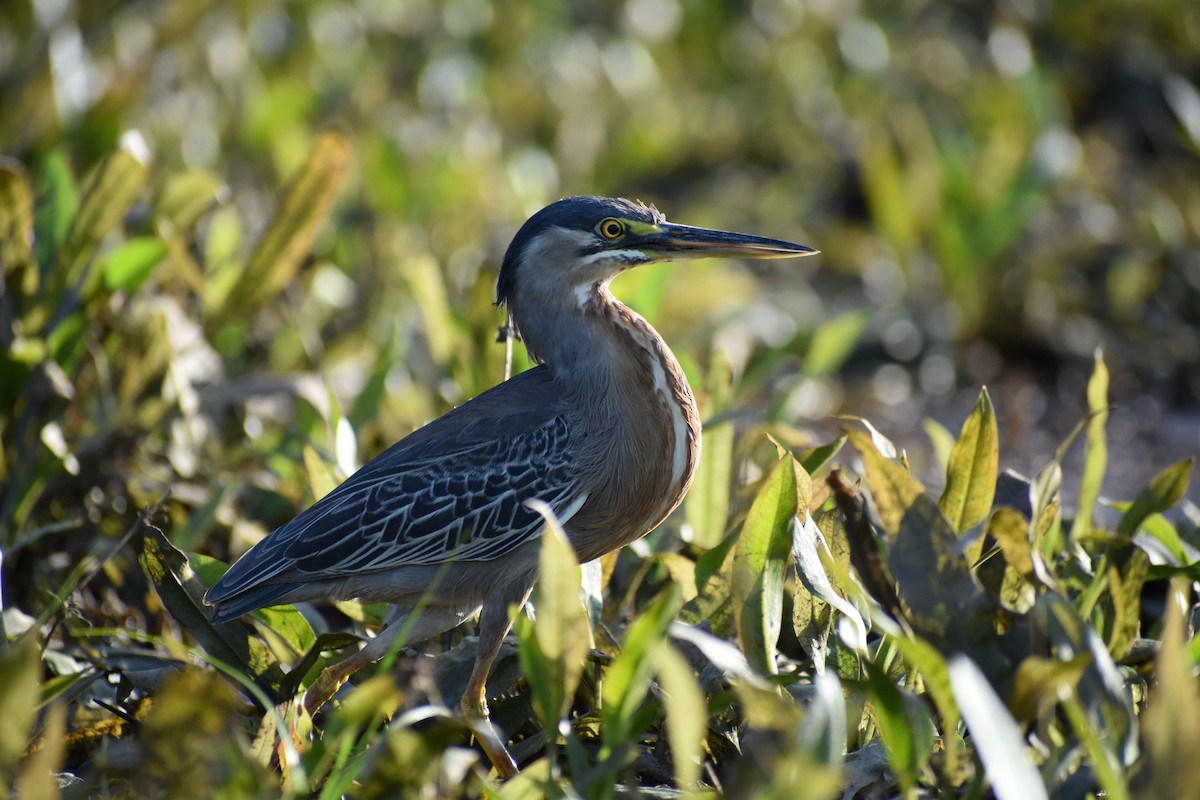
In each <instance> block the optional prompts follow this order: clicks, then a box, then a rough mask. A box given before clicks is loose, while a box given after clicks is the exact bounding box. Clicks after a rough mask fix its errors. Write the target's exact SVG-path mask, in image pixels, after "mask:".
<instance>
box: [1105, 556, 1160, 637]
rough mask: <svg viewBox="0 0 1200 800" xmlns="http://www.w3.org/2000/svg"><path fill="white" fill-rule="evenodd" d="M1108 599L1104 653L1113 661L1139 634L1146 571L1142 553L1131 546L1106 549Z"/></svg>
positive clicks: (1145, 562) (1147, 569)
mask: <svg viewBox="0 0 1200 800" xmlns="http://www.w3.org/2000/svg"><path fill="white" fill-rule="evenodd" d="M1107 562H1108V595H1109V597H1110V598H1111V601H1112V626H1111V628H1110V630H1109V634H1108V641H1107V645H1108V651H1109V652H1110V653H1112V656H1113V658H1115V659H1118V660H1119V659H1121V658H1124V656H1125V654H1126V653H1127V652H1129V648H1130V647H1132V646H1133V643H1134V641H1136V640H1137V638H1138V637H1139V635H1140V634H1141V614H1142V587H1143V586H1144V585H1145V583H1146V575H1147V573H1148V572H1149V570H1150V558H1149V557H1148V556H1147V555H1146V551H1144V550H1142V548H1140V547H1137V546H1135V545H1128V546H1125V547H1120V548H1116V547H1114V548H1110V552H1109V557H1108V559H1107Z"/></svg>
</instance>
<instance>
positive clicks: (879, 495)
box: [846, 430, 925, 537]
mask: <svg viewBox="0 0 1200 800" xmlns="http://www.w3.org/2000/svg"><path fill="white" fill-rule="evenodd" d="M846 435H847V436H849V437H850V444H852V445H854V447H855V449H856V450H858V453H859V455H860V456H861V457H862V460H863V465H864V466H865V467H866V471H867V475H866V477H867V486H868V487H869V488H870V489H871V502H872V504H873V505H874V507H875V511H876V513H877V514H878V515H879V521H880V522H881V523H882V524H883V529H884V531H886V532H887V534H888V536H890V537H894V536H895V535H896V532H897V531H898V530H900V520H901V519H902V518H903V517H904V514H905V512H907V511H908V508H909V506H911V505H912V504H913V502H914V501H915V500H916V499H917V498H918V497H920V496H922V495H923V494H924V492H925V487H924V486H922V485H921V483H920V481H918V480H917V479H916V478H914V477H913V476H912V475H911V474H909V472H908V470H907V469H905V468H904V467H902V466H900V465H899V464H897V463H896V462H895V461H893V460H892V459H890V458H888V457H887V456H886V455H885V454H884V453H882V452H880V450H879V449H878V447H877V446H876V444H875V442H874V441H873V440H872V439H871V437H869V436H868V435H867V434H865V433H863V432H862V431H854V430H852V431H848V432H847V434H846Z"/></svg>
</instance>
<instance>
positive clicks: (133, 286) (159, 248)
mask: <svg viewBox="0 0 1200 800" xmlns="http://www.w3.org/2000/svg"><path fill="white" fill-rule="evenodd" d="M166 254H167V244H166V242H164V241H163V240H162V239H158V238H155V237H153V236H139V237H136V238H134V239H130V240H129V241H127V242H125V244H123V245H121V246H120V247H118V248H117V249H116V250H114V251H113V252H112V253H110V254H109V255H108V256H106V257H105V259H104V263H103V264H102V265H101V267H100V274H101V276H102V278H103V280H104V288H105V289H107V290H108V291H110V292H116V291H126V292H133V291H137V288H138V287H139V286H141V285H142V283H143V282H144V281H145V280H146V278H148V277H150V273H151V272H153V271H154V268H155V267H156V266H158V264H159V262H161V261H162V260H163V257H164V256H166Z"/></svg>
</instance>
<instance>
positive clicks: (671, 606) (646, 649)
mask: <svg viewBox="0 0 1200 800" xmlns="http://www.w3.org/2000/svg"><path fill="white" fill-rule="evenodd" d="M678 610H679V590H678V588H677V587H675V586H673V585H671V586H669V587H668V589H667V590H666V591H664V592H663V593H662V594H660V595H659V596H658V598H657V599H656V600H655V601H654V602H653V603H651V604H650V606H649V607H648V608H647V609H646V610H645V611H643V612H642V613H641V614H640V615H638V617H637V618H635V619H634V621H633V622H632V623H631V624H630V626H629V628H628V630H627V631H626V632H625V640H624V641H623V642H622V643H621V652H620V654H619V655H618V656H617V657H616V658H615V659H613V662H612V664H610V665H609V667H608V669H607V670H606V671H605V673H604V684H603V686H602V688H601V697H602V700H603V702H602V704H601V707H600V717H601V719H602V720H603V722H604V725H603V727H602V728H601V736H602V738H603V741H604V746H603V748H602V749H601V752H600V758H601V760H602V761H604V760H608V759H615V760H616V761H618V762H619V763H622V764H623V763H624V762H623V759H624V754H625V753H626V752H628V749H629V747H630V746H631V744H632V743H633V742H634V741H635V737H636V736H637V735H638V734H639V733H640V732H641V731H642V730H643V729H644V727H645V725H647V724H648V723H649V719H648V713H653V708H652V707H651V708H649V709H648V708H647V706H648V705H650V704H647V703H645V702H644V700H645V698H646V694H647V693H648V692H649V691H650V680H651V678H652V676H653V675H654V672H655V669H656V667H657V663H656V652H655V651H656V648H657V647H659V646H660V645H661V644H662V641H663V639H665V638H666V635H667V628H668V627H669V626H670V624H671V621H672V620H673V619H674V617H675V615H676V613H677V612H678ZM530 682H531V683H532V678H531V679H530Z"/></svg>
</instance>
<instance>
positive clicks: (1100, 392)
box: [1071, 349, 1108, 541]
mask: <svg viewBox="0 0 1200 800" xmlns="http://www.w3.org/2000/svg"><path fill="white" fill-rule="evenodd" d="M1087 399H1088V413H1089V414H1090V417H1089V419H1088V424H1087V457H1086V458H1085V460H1084V462H1083V476H1082V477H1081V478H1080V481H1079V505H1078V506H1077V508H1076V511H1075V521H1074V522H1073V523H1072V525H1071V539H1072V540H1073V541H1079V540H1080V539H1081V538H1082V537H1084V536H1087V535H1088V534H1089V533H1091V531H1092V514H1093V513H1094V512H1095V508H1096V501H1097V500H1099V499H1100V486H1101V484H1102V483H1103V482H1104V472H1105V470H1106V469H1107V468H1108V439H1107V437H1106V435H1105V431H1104V429H1105V426H1106V425H1107V424H1108V366H1107V365H1106V364H1105V363H1104V353H1103V352H1102V351H1101V350H1099V349H1097V350H1096V366H1095V367H1094V368H1093V370H1092V377H1091V378H1090V379H1089V380H1088V385H1087Z"/></svg>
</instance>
